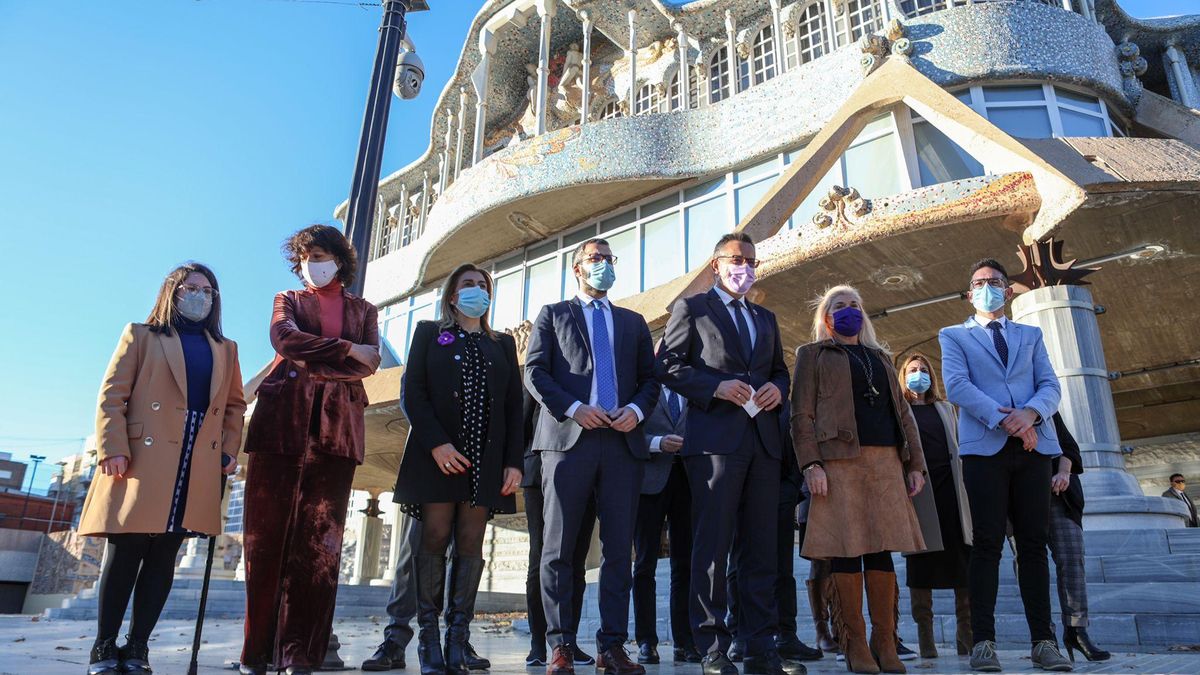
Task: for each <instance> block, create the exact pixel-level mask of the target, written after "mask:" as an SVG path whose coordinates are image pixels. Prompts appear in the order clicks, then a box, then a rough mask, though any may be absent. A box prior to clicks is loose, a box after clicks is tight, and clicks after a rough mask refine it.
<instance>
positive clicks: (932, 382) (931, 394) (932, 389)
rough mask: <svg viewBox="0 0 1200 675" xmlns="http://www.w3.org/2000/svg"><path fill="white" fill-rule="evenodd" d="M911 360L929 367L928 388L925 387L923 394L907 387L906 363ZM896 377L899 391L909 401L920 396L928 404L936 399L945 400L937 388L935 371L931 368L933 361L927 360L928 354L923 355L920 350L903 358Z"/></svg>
mask: <svg viewBox="0 0 1200 675" xmlns="http://www.w3.org/2000/svg"><path fill="white" fill-rule="evenodd" d="M913 361H920V362H921V363H924V364H925V367H926V368H928V369H929V389H926V390H925V393H924V394H918V393H917V392H915V391H913V390H912V389H909V388H908V381H907V379H906V376H907V373H908V364H910V363H912V362H913ZM896 377H897V379H899V380H900V393H901V394H904V398H906V399H908V400H910V401H915V400H917V399H918V398H920V399H921V400H923V401H924V402H925V403H927V404H929V403H934V402H936V401H945V400H946V397H945V396H942V392H941V391H940V390H939V389H938V380H937V373H936V372H935V371H934V370H933V363H931V362H930V361H929V357H928V356H925V355H924V354H922V353H920V352H915V353H914V354H913V355H912V356H909V357H908V358H907V359H904V363H903V364H901V366H900V370H899V372H897V373H896Z"/></svg>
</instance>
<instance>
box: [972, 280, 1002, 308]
mask: <svg viewBox="0 0 1200 675" xmlns="http://www.w3.org/2000/svg"><path fill="white" fill-rule="evenodd" d="M971 304H972V305H975V309H977V310H979V311H980V312H984V313H985V314H990V313H992V312H994V311H996V310H998V309H1000V308H1001V307H1003V306H1004V290H1003V289H999V288H996V287H995V286H984V287H983V288H976V289H972V290H971Z"/></svg>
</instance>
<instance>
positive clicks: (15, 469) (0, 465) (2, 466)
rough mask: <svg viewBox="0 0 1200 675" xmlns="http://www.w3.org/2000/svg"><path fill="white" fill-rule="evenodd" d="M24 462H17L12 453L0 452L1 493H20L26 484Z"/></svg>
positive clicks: (25, 466)
mask: <svg viewBox="0 0 1200 675" xmlns="http://www.w3.org/2000/svg"><path fill="white" fill-rule="evenodd" d="M26 468H27V465H26V464H25V463H24V462H15V461H13V458H12V453H11V452H0V492H20V491H21V486H22V485H24V484H25V469H26Z"/></svg>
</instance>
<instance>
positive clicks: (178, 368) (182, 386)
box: [158, 330, 187, 400]
mask: <svg viewBox="0 0 1200 675" xmlns="http://www.w3.org/2000/svg"><path fill="white" fill-rule="evenodd" d="M158 344H160V345H162V350H163V356H164V357H166V359H167V365H169V366H170V367H171V374H172V375H174V376H175V384H177V385H179V391H180V393H182V394H183V396H184V400H187V363H186V362H185V361H184V359H183V343H182V342H180V341H179V331H177V330H173V331H171V334H170V335H164V334H162V333H159V334H158Z"/></svg>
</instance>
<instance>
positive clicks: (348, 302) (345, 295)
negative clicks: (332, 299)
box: [317, 290, 363, 342]
mask: <svg viewBox="0 0 1200 675" xmlns="http://www.w3.org/2000/svg"><path fill="white" fill-rule="evenodd" d="M353 300H354V296H353V295H350V292H349V291H346V290H343V291H342V335H341V337H342V338H343V339H346V340H350V341H351V342H359V341H361V340H362V335H346V331H348V330H349V329H350V327H351V326H362V325H363V321H362V317H360V316H358V314H359V310H360V309H361V307H360V306H359V303H357V302H353ZM318 309H319V308H318ZM317 316H318V321H319V320H320V318H319V317H320V313H319V312H318V314H317Z"/></svg>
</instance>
